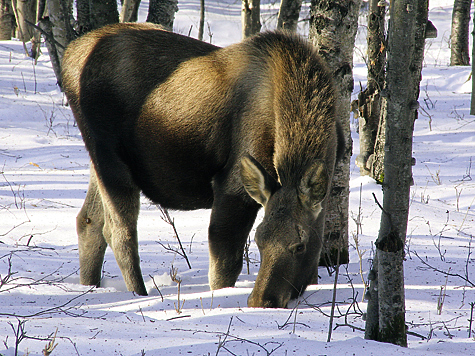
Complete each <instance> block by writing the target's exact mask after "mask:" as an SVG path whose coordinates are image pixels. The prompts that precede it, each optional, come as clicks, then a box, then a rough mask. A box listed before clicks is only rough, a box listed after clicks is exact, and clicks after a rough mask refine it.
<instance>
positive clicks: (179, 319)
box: [0, 0, 475, 356]
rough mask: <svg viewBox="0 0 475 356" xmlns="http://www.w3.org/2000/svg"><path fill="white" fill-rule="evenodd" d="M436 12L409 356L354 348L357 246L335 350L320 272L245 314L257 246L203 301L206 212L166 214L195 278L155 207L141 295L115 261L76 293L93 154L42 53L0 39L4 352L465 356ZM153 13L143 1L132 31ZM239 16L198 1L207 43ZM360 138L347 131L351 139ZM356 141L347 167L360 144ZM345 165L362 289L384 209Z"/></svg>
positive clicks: (421, 146)
mask: <svg viewBox="0 0 475 356" xmlns="http://www.w3.org/2000/svg"><path fill="white" fill-rule="evenodd" d="M430 3H431V4H430V19H431V20H432V21H433V22H434V24H435V26H436V27H437V28H438V30H439V35H438V37H437V38H436V39H431V40H428V41H427V45H426V50H427V51H426V56H425V67H424V72H423V78H422V83H421V95H420V100H419V101H420V104H421V112H420V115H419V120H418V121H417V122H416V126H415V132H414V157H415V158H416V160H417V164H416V166H415V167H414V169H413V171H414V182H415V184H414V186H413V187H412V193H411V209H410V218H409V228H408V238H407V241H408V244H407V260H406V263H405V275H406V308H407V314H406V321H407V325H408V329H409V331H410V332H411V335H409V337H408V340H409V347H408V348H407V349H404V348H400V347H396V346H393V345H388V344H380V343H376V342H372V341H366V340H364V333H363V332H362V331H361V330H360V328H364V321H363V320H362V318H361V313H362V312H363V311H365V309H366V303H365V302H362V293H363V282H362V279H361V276H360V273H359V271H360V264H359V261H360V259H359V258H358V253H357V251H356V249H355V243H354V241H352V247H351V249H350V250H351V251H350V263H349V264H348V266H347V268H341V269H340V276H339V284H338V291H337V302H338V311H337V316H341V317H339V318H337V319H336V320H335V322H334V330H333V333H332V338H331V342H326V340H327V335H328V328H329V317H328V314H329V310H330V306H329V301H330V300H331V294H332V288H333V278H334V277H333V275H332V276H330V275H329V274H328V272H327V270H325V269H320V271H319V274H320V275H321V277H322V278H321V283H320V284H319V285H318V286H312V287H310V288H309V289H308V290H307V291H306V292H305V294H304V295H303V297H302V298H301V299H300V300H299V301H294V302H293V303H292V304H291V305H290V306H289V308H288V309H277V310H270V309H253V308H247V306H246V305H247V304H246V300H247V296H248V295H249V293H250V291H251V289H252V286H253V282H254V280H255V276H256V274H257V271H258V262H257V261H258V260H259V257H258V251H257V248H256V246H255V244H253V245H252V246H251V264H250V274H248V273H247V268H246V266H244V268H243V273H242V274H241V276H240V277H239V280H238V283H237V285H236V287H235V288H229V289H224V290H218V291H214V292H210V291H209V288H208V286H207V270H208V251H207V249H208V247H207V226H208V220H209V211H195V212H186V213H185V212H172V217H173V218H174V220H175V224H176V228H177V230H178V233H179V236H180V238H181V240H182V242H183V243H184V247H185V249H186V252H187V254H188V257H189V259H190V263H191V265H192V269H191V270H190V269H188V267H187V264H186V262H185V260H184V259H183V258H182V257H180V256H179V255H177V254H176V253H174V252H171V251H170V249H176V248H177V245H178V244H177V241H176V239H175V238H174V235H173V231H172V229H171V227H170V226H169V225H167V224H166V223H165V222H164V221H163V220H162V219H161V217H160V212H159V210H158V209H157V207H155V206H153V205H150V204H149V202H148V201H146V200H145V199H144V200H143V204H142V211H141V216H140V219H139V235H140V255H141V259H142V271H143V274H144V276H145V278H146V283H147V287H148V289H149V291H150V295H149V296H148V297H138V296H136V295H134V294H133V293H130V292H127V291H126V290H125V286H124V283H123V281H122V276H121V274H120V271H119V269H118V267H117V264H116V262H115V260H114V257H113V254H112V252H111V251H110V250H108V252H107V254H106V262H105V265H104V285H105V288H100V289H91V288H89V287H85V286H81V285H79V284H78V280H79V277H78V250H77V238H76V231H75V216H76V214H77V213H78V211H79V209H80V207H81V205H82V201H83V199H84V197H85V194H86V190H87V185H88V175H89V173H88V155H87V152H86V151H85V149H84V145H83V143H82V140H81V137H80V134H79V131H78V129H77V127H76V126H75V124H74V118H73V116H72V114H71V111H70V109H69V108H68V107H67V106H64V105H63V104H64V101H65V100H64V97H63V95H62V94H61V93H60V91H59V90H58V87H57V86H56V84H55V79H54V75H53V71H52V69H51V65H50V63H49V58H48V55H47V52H46V49H45V48H43V49H42V50H43V55H42V56H41V57H40V58H39V60H38V63H37V64H36V65H34V63H33V61H32V60H31V59H30V58H28V57H26V56H25V54H24V52H23V48H22V44H21V43H20V42H18V41H4V42H0V172H1V173H0V275H1V277H0V354H1V355H5V356H6V355H9V356H10V355H14V352H15V348H16V343H17V342H19V344H18V347H17V348H18V351H19V355H24V354H27V353H28V354H29V355H42V354H43V352H42V350H43V348H44V347H45V345H46V344H47V341H45V340H46V339H48V338H49V337H51V336H52V335H53V334H54V333H55V332H57V334H56V343H57V344H58V345H57V347H56V349H55V350H54V351H53V353H52V355H81V356H82V355H95V354H102V355H147V356H150V355H218V354H219V355H228V354H230V355H270V354H272V355H365V356H367V355H383V354H384V355H386V356H392V355H464V356H466V355H474V354H475V339H474V337H475V322H474V323H472V324H471V326H472V333H471V337H470V338H469V325H470V321H469V319H470V311H471V305H470V303H472V305H473V303H474V302H475V288H474V287H473V285H474V283H475V268H474V266H475V257H474V249H475V240H474V238H473V235H475V222H474V217H475V213H474V212H473V211H472V207H473V206H474V202H475V184H474V181H473V178H475V117H473V116H470V115H469V107H470V91H471V79H470V73H471V70H470V68H469V67H457V68H451V67H449V66H448V62H449V60H448V59H449V47H448V38H449V33H450V19H451V13H452V4H453V1H451V0H438V1H434V0H431V2H430ZM198 4H199V2H198V1H197V0H183V1H180V4H179V6H180V11H179V12H178V13H177V17H176V22H175V25H176V26H175V28H176V31H177V32H181V33H186V34H187V33H188V32H189V30H190V26H191V25H193V28H192V30H191V35H192V36H196V29H197V24H198V6H199V5H198ZM147 5H148V4H147V2H146V1H143V4H142V10H141V15H140V17H141V19H142V20H143V19H144V18H145V16H146V10H147ZM277 5H278V4H277ZM277 5H272V4H270V3H269V4H265V5H263V11H262V12H263V23H264V25H265V27H266V28H268V29H272V26H273V21H274V22H275V15H276V13H277V10H276V9H277ZM240 13H241V11H240V2H233V1H230V0H224V1H223V0H213V1H211V0H209V1H207V12H206V16H207V21H208V23H209V31H205V40H207V41H208V40H209V37H210V36H209V35H208V34H209V33H212V38H211V40H212V42H213V43H215V44H218V45H228V44H231V43H233V42H237V41H239V38H240ZM306 16H307V14H306V13H303V14H302V17H303V18H304V17H306ZM364 23H365V19H364V17H362V18H361V26H360V34H359V36H358V39H357V49H356V51H355V70H354V73H355V84H356V85H355V88H356V91H355V96H356V94H357V91H358V90H359V82H361V83H362V85H363V86H364V83H365V80H366V69H365V65H364V61H363V59H362V53H363V52H364V47H365V27H364ZM301 30H302V31H305V26H302V29H301ZM355 126H356V125H355V123H354V122H353V124H352V127H353V131H354V129H355ZM353 136H354V150H353V151H354V157H356V155H357V154H358V146H359V143H358V135H357V134H356V133H354V135H353ZM354 157H353V159H352V169H351V174H352V176H351V195H350V198H351V201H350V209H351V216H352V219H351V221H350V233H351V236H356V234H357V229H356V224H355V220H357V219H358V214H359V216H360V220H361V224H362V233H361V232H360V233H359V234H358V235H359V236H358V239H359V243H358V247H359V250H360V252H362V253H363V256H362V261H361V262H362V269H363V273H364V275H363V277H364V278H366V274H367V271H368V269H369V266H370V264H369V260H370V259H371V258H372V244H373V242H374V241H375V239H376V237H377V234H378V229H379V219H380V215H381V213H380V210H379V208H378V207H377V206H376V204H375V203H374V199H373V197H372V193H375V194H376V196H377V197H378V199H379V200H380V201H382V192H381V187H380V186H378V185H376V184H375V183H374V182H373V181H372V180H371V179H369V178H366V177H360V176H359V171H358V168H356V167H355V166H354ZM472 157H473V161H474V162H473V167H472ZM472 168H473V171H472ZM472 174H473V176H472ZM360 192H361V193H360ZM360 201H361V204H360ZM160 243H161V244H160ZM165 247H166V248H165ZM172 267H173V268H175V269H176V270H177V271H178V272H177V273H178V277H179V278H181V280H182V282H181V288H180V293H179V294H178V288H177V284H176V283H175V282H173V281H172V280H171V278H170V270H171V268H172ZM155 285H156V286H158V289H159V290H160V293H161V294H160V293H159V292H158V291H157V289H156V288H155ZM344 315H346V317H345V316H344Z"/></svg>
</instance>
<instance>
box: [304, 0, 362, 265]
mask: <svg viewBox="0 0 475 356" xmlns="http://www.w3.org/2000/svg"><path fill="white" fill-rule="evenodd" d="M360 4H361V1H360V0H343V1H342V0H330V1H319V0H312V1H311V3H310V29H309V39H310V41H311V42H312V43H313V45H314V46H315V47H316V48H317V51H318V52H319V53H320V55H321V56H322V57H323V58H324V59H325V60H326V62H327V64H328V65H329V67H330V70H331V71H332V72H333V76H334V78H335V84H336V96H337V99H336V108H337V113H336V114H337V116H338V119H339V121H340V123H341V125H342V128H343V132H344V137H345V141H346V150H345V153H344V155H343V159H342V160H341V161H340V162H339V163H338V164H337V167H336V168H335V173H334V177H333V182H332V186H333V188H332V191H331V194H330V198H329V201H328V208H327V216H326V224H325V242H324V244H323V246H324V249H323V252H322V264H326V265H335V264H336V261H337V260H338V258H337V256H338V251H340V260H339V261H340V263H341V264H343V263H347V262H348V260H349V257H348V209H349V180H350V159H351V152H352V139H351V132H350V99H351V93H352V91H353V49H354V45H355V36H356V30H357V28H358V14H359V9H360Z"/></svg>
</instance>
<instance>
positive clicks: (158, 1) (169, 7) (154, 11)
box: [147, 0, 178, 31]
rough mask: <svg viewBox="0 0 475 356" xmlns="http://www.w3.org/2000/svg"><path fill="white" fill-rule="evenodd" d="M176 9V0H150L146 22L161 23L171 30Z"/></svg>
mask: <svg viewBox="0 0 475 356" xmlns="http://www.w3.org/2000/svg"><path fill="white" fill-rule="evenodd" d="M177 11H178V0H150V3H149V8H148V16H147V22H153V23H156V24H158V25H162V26H163V27H164V28H165V29H167V30H168V31H173V22H174V21H175V12H177Z"/></svg>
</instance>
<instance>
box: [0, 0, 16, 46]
mask: <svg viewBox="0 0 475 356" xmlns="http://www.w3.org/2000/svg"><path fill="white" fill-rule="evenodd" d="M14 1H15V0H14ZM14 31H15V15H14V14H13V8H12V0H0V41H5V40H10V39H11V38H12V37H13V34H14Z"/></svg>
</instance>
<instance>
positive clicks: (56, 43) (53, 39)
mask: <svg viewBox="0 0 475 356" xmlns="http://www.w3.org/2000/svg"><path fill="white" fill-rule="evenodd" d="M24 21H25V22H26V23H27V24H28V25H30V26H32V27H34V28H35V30H38V31H40V33H41V34H42V35H43V36H45V38H46V40H48V41H50V42H53V43H54V45H55V46H58V47H60V48H61V49H63V50H64V49H66V47H64V46H63V45H62V44H61V43H59V42H58V41H56V39H55V38H54V37H53V35H52V34H51V33H48V32H46V31H45V30H43V29H42V28H41V27H40V26H37V25H35V24H34V23H32V22H30V21H28V20H24Z"/></svg>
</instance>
